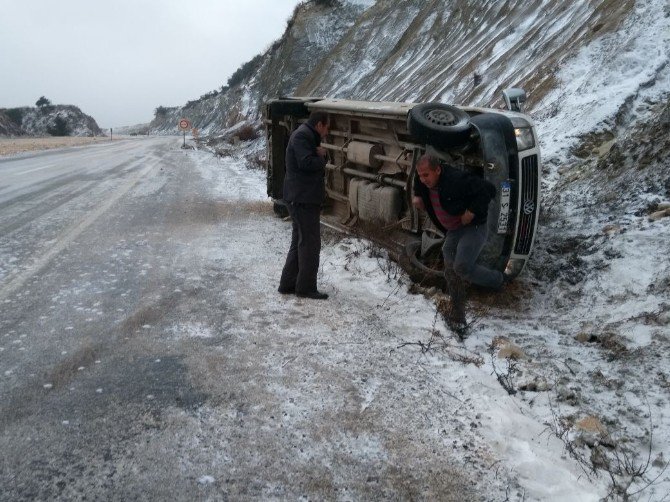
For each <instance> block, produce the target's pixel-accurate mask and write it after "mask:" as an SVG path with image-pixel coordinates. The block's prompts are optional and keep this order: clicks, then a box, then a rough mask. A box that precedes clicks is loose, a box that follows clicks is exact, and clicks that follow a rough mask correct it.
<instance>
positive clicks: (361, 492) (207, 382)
mask: <svg viewBox="0 0 670 502" xmlns="http://www.w3.org/2000/svg"><path fill="white" fill-rule="evenodd" d="M180 141H181V140H177V139H175V138H158V139H142V140H135V141H125V142H118V143H113V144H110V145H99V146H94V147H88V148H80V149H71V150H63V151H57V152H49V153H45V154H39V155H31V156H23V157H17V158H12V159H4V160H0V180H1V181H0V451H1V452H2V455H0V487H1V488H0V499H1V500H27V499H41V500H48V499H73V498H84V497H86V498H87V499H89V500H107V499H115V500H134V499H143V500H175V499H176V500H204V499H207V500H220V499H224V500H225V499H229V498H230V499H289V500H296V499H305V500H307V499H310V500H323V499H329V500H389V499H392V500H409V499H413V500H415V499H419V500H421V499H424V500H438V499H439V500H459V501H462V500H500V501H502V500H521V499H525V500H570V501H577V500H597V499H598V498H599V494H602V493H603V486H602V485H601V486H593V485H590V484H589V483H588V482H587V481H586V480H585V479H584V478H583V477H582V476H581V471H580V470H579V467H578V466H576V465H575V464H573V463H572V462H571V461H569V460H567V459H566V458H565V456H564V455H563V448H562V443H560V441H558V439H556V438H555V437H553V436H552V435H551V434H549V433H548V432H547V426H546V424H543V423H541V421H540V420H537V419H535V418H533V413H532V410H531V409H530V408H528V407H526V405H525V404H523V403H522V402H520V401H514V400H513V399H512V398H510V397H508V396H507V394H506V393H505V391H504V390H503V389H502V387H501V386H500V385H499V384H498V382H497V381H496V377H495V375H491V374H490V372H488V371H485V370H484V369H483V368H481V367H478V366H477V365H476V364H474V362H476V361H477V360H478V358H480V357H481V356H482V355H481V354H474V353H471V352H469V351H468V350H466V348H465V346H463V345H461V344H459V342H457V341H456V340H455V339H454V338H453V337H451V335H450V334H449V333H448V332H447V331H446V330H445V329H444V326H443V325H442V324H441V323H440V322H439V321H436V317H435V307H434V305H433V304H432V303H431V302H429V301H428V300H426V299H425V298H424V297H422V296H419V295H412V294H409V293H408V292H407V287H406V284H405V283H404V282H403V281H405V279H404V278H403V275H402V274H401V273H400V272H399V271H398V270H397V269H396V268H394V266H393V265H392V264H389V263H388V262H387V261H386V260H385V259H384V258H383V256H380V254H379V253H378V252H377V251H375V250H374V249H371V247H370V246H369V245H368V244H366V243H365V242H362V241H357V240H351V239H339V238H335V237H327V238H326V245H325V246H324V250H323V252H322V268H321V274H320V277H321V286H320V287H321V289H323V290H324V291H326V292H328V293H330V295H331V298H330V299H329V300H328V301H327V302H318V301H313V300H301V299H296V298H295V297H292V296H289V297H284V296H281V295H278V294H277V293H276V286H277V278H278V276H279V273H280V270H281V266H282V264H283V259H284V256H285V252H286V250H287V246H288V240H289V233H290V224H289V223H288V222H286V221H282V220H280V219H277V218H275V217H274V216H273V214H272V209H271V204H270V203H269V201H268V200H267V199H266V196H265V193H264V179H263V174H262V173H260V172H257V171H250V170H248V169H245V168H244V165H243V162H241V161H239V160H236V159H234V158H228V159H223V160H216V159H215V158H214V157H212V156H211V155H210V154H208V153H205V152H198V151H183V150H181V149H180V148H179V146H180ZM433 330H436V332H438V333H440V334H441V335H443V336H444V340H446V343H447V344H449V345H452V346H453V348H452V349H450V350H449V351H447V353H451V354H452V356H453V357H447V356H445V354H444V353H440V354H438V355H435V354H422V352H421V350H420V348H419V346H418V345H404V346H403V344H406V343H407V342H409V343H412V342H417V341H420V340H423V341H426V340H427V339H429V338H430V333H431V331H433Z"/></svg>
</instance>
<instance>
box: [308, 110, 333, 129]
mask: <svg viewBox="0 0 670 502" xmlns="http://www.w3.org/2000/svg"><path fill="white" fill-rule="evenodd" d="M319 122H321V123H322V124H328V114H327V113H326V112H322V111H320V110H316V111H313V112H312V113H310V115H309V118H308V119H307V123H308V124H309V125H311V126H312V127H316V124H318V123H319Z"/></svg>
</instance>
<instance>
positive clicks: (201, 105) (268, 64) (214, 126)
mask: <svg viewBox="0 0 670 502" xmlns="http://www.w3.org/2000/svg"><path fill="white" fill-rule="evenodd" d="M364 10H365V6H364V5H361V4H360V3H357V2H346V1H345V2H341V3H340V2H337V1H325V2H324V1H309V2H305V3H303V4H301V5H300V6H299V7H298V8H296V10H295V12H294V14H293V16H292V17H291V19H290V20H289V21H288V23H287V29H286V32H285V33H284V35H283V36H282V37H281V39H279V40H277V41H276V42H275V43H274V44H272V46H271V47H270V48H269V49H268V51H267V52H265V53H264V54H261V55H259V56H257V57H256V58H254V59H253V60H251V61H249V62H248V63H246V64H245V65H243V67H242V68H240V70H238V72H237V73H236V74H234V75H233V76H232V77H231V79H229V84H230V85H227V86H224V87H223V90H222V91H214V92H213V93H210V94H208V95H205V96H203V97H201V98H199V99H195V100H193V101H190V102H189V103H187V104H186V105H185V106H183V107H174V108H165V107H159V108H158V109H157V113H156V116H155V117H154V120H153V121H152V122H151V124H150V127H151V132H153V133H163V134H166V133H167V134H171V133H175V132H176V130H177V122H178V120H179V119H180V118H181V117H187V118H189V119H190V120H191V122H192V123H193V125H194V127H197V128H198V129H200V131H201V132H202V133H204V134H212V135H214V134H218V133H222V132H226V131H235V130H236V129H238V128H240V127H243V126H244V125H247V124H249V123H252V124H254V125H256V126H258V125H259V124H260V118H261V104H262V103H263V102H264V101H266V100H268V99H271V98H274V97H277V96H282V95H289V94H294V93H295V91H296V89H297V88H298V87H299V86H300V84H301V83H302V82H303V81H304V80H305V79H306V78H308V76H309V75H310V74H311V73H312V72H313V71H314V69H315V68H316V67H317V66H318V65H319V63H320V62H321V61H323V60H324V59H327V58H328V57H329V55H330V53H331V51H332V50H333V49H334V48H335V47H336V45H337V43H338V42H339V41H340V39H341V38H342V36H343V34H345V33H347V32H348V31H349V30H350V29H351V27H352V26H354V24H355V22H356V21H357V20H358V19H359V18H360V15H361V14H362V13H363V12H364Z"/></svg>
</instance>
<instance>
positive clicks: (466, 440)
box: [180, 152, 606, 501]
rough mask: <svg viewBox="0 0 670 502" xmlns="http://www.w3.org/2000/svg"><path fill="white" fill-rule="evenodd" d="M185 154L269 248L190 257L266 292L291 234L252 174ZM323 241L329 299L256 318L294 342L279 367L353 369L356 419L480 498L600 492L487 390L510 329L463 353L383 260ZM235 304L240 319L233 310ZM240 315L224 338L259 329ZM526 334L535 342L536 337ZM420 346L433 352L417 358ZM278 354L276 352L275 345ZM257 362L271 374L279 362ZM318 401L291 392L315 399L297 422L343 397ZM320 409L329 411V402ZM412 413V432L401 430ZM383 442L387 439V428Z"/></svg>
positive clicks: (478, 338) (375, 448)
mask: <svg viewBox="0 0 670 502" xmlns="http://www.w3.org/2000/svg"><path fill="white" fill-rule="evenodd" d="M193 155H194V159H196V160H197V162H198V169H199V171H200V173H201V175H202V176H203V177H205V179H207V180H209V181H210V184H211V186H212V190H213V193H214V194H217V195H219V196H222V197H223V196H225V197H226V198H227V197H230V196H232V197H234V198H235V197H236V198H237V199H238V200H239V201H240V203H242V202H244V203H247V204H249V203H251V204H266V205H267V216H266V215H263V216H260V217H259V218H261V219H262V221H259V222H258V233H260V234H262V236H263V240H264V241H265V242H267V243H271V244H268V246H267V247H265V248H264V249H262V250H259V251H258V253H256V254H254V256H250V255H249V253H248V249H250V248H251V247H253V246H254V245H253V243H251V242H249V241H248V239H249V238H253V235H252V236H250V237H245V236H242V235H237V236H235V238H234V239H233V240H232V241H229V242H228V243H227V245H226V246H224V248H223V249H222V248H221V246H220V245H219V244H217V245H215V246H214V247H211V248H209V249H208V248H207V246H206V245H198V246H197V247H198V249H200V250H201V251H200V252H202V253H206V254H208V255H211V256H209V258H210V259H216V260H217V261H219V262H225V263H226V268H228V267H239V268H240V270H242V269H244V268H245V267H252V266H254V264H255V265H256V266H257V267H258V270H257V273H256V274H253V275H252V276H251V277H249V278H248V282H247V284H246V288H248V289H249V290H250V291H266V290H267V289H268V286H267V285H268V283H270V284H274V283H276V282H277V280H278V277H279V274H280V271H281V266H282V265H283V260H284V257H285V252H286V250H287V248H288V242H289V238H290V224H289V222H287V221H282V220H280V219H278V218H275V217H274V216H273V215H272V212H271V206H270V204H269V203H268V201H267V198H266V196H265V178H264V175H263V173H261V172H259V171H253V170H249V169H248V168H247V167H245V163H244V160H242V159H241V158H239V157H230V158H226V159H223V160H219V161H217V160H215V159H213V158H211V157H209V156H207V154H204V153H202V152H195V153H194V154H193ZM238 183H241V184H242V190H241V191H240V192H239V193H237V191H236V190H233V189H231V188H230V187H234V186H236V185H238ZM254 186H255V187H256V189H254ZM324 241H325V244H324V247H323V250H322V254H321V268H320V276H319V277H320V279H319V280H320V289H322V290H324V291H326V292H328V293H329V294H330V295H331V298H329V300H328V301H327V302H313V301H305V300H298V299H295V298H293V297H282V296H281V295H278V294H277V295H276V298H274V297H272V298H273V299H272V300H270V302H271V304H270V305H266V306H265V310H266V311H269V312H275V314H272V316H273V317H274V322H272V327H271V329H272V331H273V332H274V333H275V334H274V336H275V337H277V338H279V336H280V335H279V334H278V333H277V332H278V330H279V331H282V330H283V331H287V333H286V336H287V337H288V340H292V339H295V338H296V337H298V338H297V339H296V343H297V345H296V347H295V348H296V350H297V351H296V352H295V353H293V352H291V353H290V354H289V355H286V356H285V357H287V359H286V361H284V363H282V364H293V362H294V360H296V359H302V358H303V356H305V354H304V353H302V352H300V351H301V350H304V349H300V346H302V344H304V343H309V344H310V345H309V346H308V347H310V348H309V349H307V350H309V354H308V357H309V358H310V360H311V361H312V364H317V362H318V364H317V365H318V366H322V367H329V368H338V367H341V365H342V364H345V365H346V364H358V365H360V366H358V367H356V370H355V372H356V373H360V374H361V375H363V376H361V378H362V380H361V382H357V387H358V398H357V400H358V402H359V406H360V408H361V410H364V409H367V408H368V407H371V409H372V410H379V409H382V410H383V412H379V411H375V413H383V417H384V418H383V419H381V418H380V423H379V424H378V425H377V426H378V427H379V426H380V425H381V426H383V425H385V424H388V423H393V421H394V420H399V419H402V420H399V421H400V422H403V423H398V424H397V425H396V426H393V427H394V429H395V428H397V430H399V431H401V432H402V433H403V434H404V433H405V429H407V428H409V429H410V430H411V429H418V431H417V432H416V433H415V434H416V435H418V437H420V438H421V441H422V442H423V443H426V444H428V445H429V446H427V447H428V448H430V449H433V450H435V449H437V450H438V451H441V450H440V449H443V450H444V451H445V453H444V454H447V455H448V458H456V459H459V461H462V462H464V463H465V464H468V463H472V464H473V465H477V467H476V471H474V470H473V473H474V472H476V475H477V477H480V478H481V479H482V485H483V486H485V487H486V486H489V487H490V488H491V490H492V492H491V493H497V494H500V493H501V492H500V491H499V490H500V489H501V487H500V483H501V480H504V479H512V480H514V482H515V483H517V485H516V486H512V487H511V488H512V489H516V490H517V493H519V494H521V495H522V496H524V497H525V500H565V501H568V500H569V501H575V500H585V501H586V500H598V499H599V497H600V496H601V495H603V494H604V493H605V491H606V489H605V482H604V480H602V479H601V480H594V481H593V482H589V481H588V480H587V478H586V476H585V475H584V474H583V472H582V471H581V469H580V467H579V465H578V464H577V463H575V462H574V461H573V460H571V459H570V458H568V457H567V456H566V455H565V454H564V445H563V443H562V442H561V441H560V440H559V439H558V438H557V437H556V436H555V435H554V434H552V433H551V431H550V430H549V428H548V426H547V423H546V417H545V416H543V415H541V414H539V415H538V414H537V413H536V410H535V409H534V407H533V405H532V403H531V404H529V403H528V402H524V401H523V400H520V399H518V398H516V397H514V396H509V395H508V394H507V392H506V391H505V390H504V389H503V387H502V386H501V385H500V384H499V383H498V380H497V375H496V374H495V372H494V371H493V368H494V365H495V366H496V367H499V368H504V367H505V365H506V364H507V363H506V361H505V360H503V359H498V358H497V356H495V355H493V354H492V352H491V350H490V348H489V345H490V343H491V341H492V339H493V338H494V337H496V336H499V335H508V334H509V333H511V332H514V330H515V329H518V328H517V326H516V323H515V322H514V320H511V321H503V322H497V321H496V319H495V316H494V317H493V319H491V320H488V319H487V320H486V321H485V322H482V324H481V326H479V327H476V328H475V330H474V333H473V336H472V338H471V339H468V340H466V342H465V343H464V344H463V343H461V342H460V341H458V339H457V337H456V336H455V335H454V334H452V333H451V332H450V331H449V330H448V329H447V328H446V327H445V325H444V322H443V321H442V320H441V318H440V317H439V316H437V314H436V309H435V305H434V303H433V301H431V300H430V299H427V298H425V297H424V296H422V295H417V294H412V293H410V292H409V289H408V287H409V281H408V278H407V277H406V275H405V274H404V273H403V272H402V271H401V270H400V269H399V268H398V267H397V266H396V265H395V264H394V263H392V262H390V261H389V260H388V259H387V258H386V255H385V253H384V251H383V250H380V249H377V248H376V247H375V246H373V245H371V244H370V243H368V242H366V241H363V240H358V239H354V238H348V237H346V238H345V237H343V236H336V235H331V234H329V233H326V234H325V238H324ZM214 255H215V256H214ZM230 295H231V298H229V299H228V300H229V301H233V299H234V298H236V297H237V296H238V293H237V292H233V291H231V293H230ZM237 301H239V302H240V309H241V310H243V311H244V308H245V303H244V300H243V299H238V300H237ZM259 301H263V300H259ZM246 308H247V310H248V315H247V317H246V318H247V321H245V323H244V324H243V325H238V326H237V328H235V329H236V330H237V331H238V332H239V333H238V335H239V336H240V337H241V339H246V337H247V336H248V335H245V334H244V332H245V330H247V329H251V330H253V329H258V326H257V323H258V322H260V321H259V319H258V317H259V316H258V314H257V313H256V312H255V311H254V310H253V309H248V306H247V307H246ZM240 315H242V314H240ZM305 319H307V323H308V325H309V326H310V327H311V328H310V335H309V337H310V340H302V339H301V335H300V333H301V329H304V327H303V328H301V327H300V326H302V325H303V324H304V323H305ZM263 322H267V321H263ZM254 326H255V327H254ZM268 328H270V327H268ZM180 330H181V331H180V332H181V333H182V336H184V334H186V336H198V335H197V333H198V332H199V331H200V330H201V328H198V327H197V326H195V327H188V326H184V327H181V328H180ZM187 333H191V334H190V335H188V334H187ZM193 333H195V334H193ZM533 335H534V336H536V337H537V339H538V341H539V340H540V338H541V337H542V336H543V334H542V333H534V334H533ZM431 340H432V342H431ZM282 343H284V344H285V343H287V342H282ZM427 344H432V347H431V348H430V349H429V350H422V347H424V348H425V347H426V345H427ZM278 350H280V349H278ZM281 350H283V352H284V353H286V351H287V348H286V346H284V347H283V349H281ZM315 361H316V362H315ZM263 364H266V365H268V366H269V367H272V366H273V365H276V364H278V361H264V362H263ZM348 371H351V370H348ZM313 383H314V382H313ZM314 384H315V385H316V383H314ZM335 388H337V386H335ZM291 392H295V389H293V391H292V390H291V388H289V387H282V388H279V387H277V388H275V389H273V393H274V394H276V395H279V396H280V397H282V399H283V398H285V399H286V402H287V403H288V402H289V400H290V399H291V395H290V394H291ZM324 392H327V390H326V389H322V390H321V391H318V392H314V389H311V390H310V391H307V390H305V391H304V392H301V396H302V398H303V399H304V397H305V395H311V396H312V397H313V399H314V400H315V402H314V403H309V402H307V403H305V402H303V403H302V404H301V406H302V408H303V411H304V413H310V411H309V410H319V409H323V407H324V406H326V407H327V408H328V407H329V406H330V405H324V403H328V402H330V401H331V400H336V401H337V400H340V399H341V398H342V397H341V396H337V395H335V396H333V395H328V394H324ZM331 392H332V390H331ZM331 404H332V405H333V406H334V407H336V404H337V403H331ZM413 414H416V421H415V423H414V422H412V423H405V422H406V420H407V419H406V417H407V416H412V415H413ZM394 417H395V418H394ZM310 420H315V421H316V420H320V417H318V416H314V417H311V418H310ZM424 427H426V430H423V428H424ZM385 433H386V434H387V435H393V430H390V431H385ZM454 436H456V437H457V438H458V440H457V441H456V440H455V441H454V444H451V441H449V442H445V437H447V438H449V437H454ZM351 439H352V438H345V437H343V438H342V440H343V441H344V443H346V448H355V449H364V450H368V454H369V455H372V456H374V457H378V456H379V455H384V454H386V453H384V452H383V451H382V450H380V445H379V444H378V441H380V438H379V437H376V436H374V435H373V436H370V437H367V438H364V437H360V438H358V440H357V441H354V442H353V443H352V442H351ZM344 443H343V444H344ZM430 445H432V446H430ZM305 448H309V450H308V452H309V451H312V452H313V453H314V452H315V449H318V448H317V447H316V445H305ZM498 475H500V476H498ZM496 500H497V498H496Z"/></svg>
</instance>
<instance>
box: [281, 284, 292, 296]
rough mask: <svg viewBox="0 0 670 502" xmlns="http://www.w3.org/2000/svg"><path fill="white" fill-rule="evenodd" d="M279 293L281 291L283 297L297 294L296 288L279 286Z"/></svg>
mask: <svg viewBox="0 0 670 502" xmlns="http://www.w3.org/2000/svg"><path fill="white" fill-rule="evenodd" d="M277 291H279V293H280V294H282V295H292V294H293V293H295V288H282V287H281V286H279V289H278V290H277Z"/></svg>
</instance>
